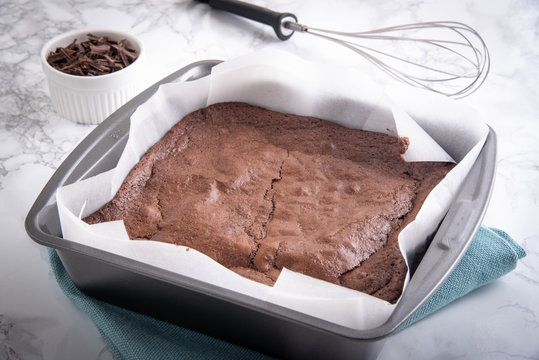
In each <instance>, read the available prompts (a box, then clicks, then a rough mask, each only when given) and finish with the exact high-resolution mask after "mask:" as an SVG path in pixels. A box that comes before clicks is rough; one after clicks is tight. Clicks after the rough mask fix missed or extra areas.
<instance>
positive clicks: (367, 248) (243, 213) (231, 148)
mask: <svg viewBox="0 0 539 360" xmlns="http://www.w3.org/2000/svg"><path fill="white" fill-rule="evenodd" d="M405 148H406V143H405V142H404V141H401V139H399V138H396V137H391V136H388V135H385V134H380V133H374V132H367V131H362V130H355V129H349V128H345V127H342V126H339V125H337V124H334V123H332V122H329V121H325V120H320V119H316V118H313V117H304V116H296V115H290V114H282V113H279V112H274V111H270V110H266V109H263V108H260V107H256V106H251V105H248V104H245V103H220V104H215V105H211V106H209V107H206V108H204V109H201V110H198V111H195V112H193V113H191V114H189V115H187V116H186V117H185V118H184V119H183V120H182V121H180V122H178V123H177V124H176V125H175V126H174V127H173V128H172V129H171V130H170V131H169V132H168V133H167V134H166V135H165V136H164V138H163V139H162V140H161V141H159V142H158V143H156V144H155V145H154V146H153V147H152V148H151V149H150V150H148V151H147V153H146V154H145V155H144V156H143V157H142V159H141V160H140V162H139V163H138V164H137V165H136V166H135V167H134V168H133V169H132V171H131V172H130V174H129V175H128V177H127V178H126V180H125V181H124V183H123V184H122V186H121V188H120V189H119V191H118V193H117V194H116V195H115V197H114V198H113V199H112V200H111V201H110V202H109V203H107V204H106V205H105V206H104V207H103V208H101V209H100V210H98V211H97V212H95V213H94V214H92V215H90V216H88V217H87V218H86V219H85V221H86V222H88V223H98V222H104V221H112V220H119V219H123V220H124V223H125V226H126V228H127V232H128V234H129V236H130V237H131V238H132V239H150V240H155V241H162V242H167V243H173V244H177V245H184V246H188V247H191V248H193V249H196V250H198V251H200V252H202V253H204V254H206V255H208V256H209V257H211V258H213V259H214V260H216V261H218V262H219V263H221V264H222V265H224V266H226V267H228V268H229V269H231V270H233V271H235V272H237V273H239V274H240V275H242V276H245V277H248V278H250V279H253V280H255V281H259V282H263V283H265V284H268V285H272V284H273V283H274V282H275V280H276V279H277V277H278V275H279V273H280V270H281V269H282V268H283V267H286V268H288V269H291V270H294V271H297V272H301V273H303V274H305V275H309V276H312V277H315V278H318V279H322V280H326V281H330V282H332V283H336V284H340V285H343V286H346V287H349V288H352V289H355V290H359V291H363V292H366V293H369V294H371V295H374V296H376V297H379V298H381V299H384V300H386V301H389V302H392V303H394V302H396V301H397V299H398V298H399V296H400V294H401V292H402V287H403V283H404V279H405V276H406V271H407V268H406V264H405V261H404V259H403V256H402V254H401V251H400V249H399V246H398V242H397V235H398V232H399V230H400V229H401V228H402V227H404V225H405V224H407V223H408V222H410V221H412V220H413V218H414V217H415V215H416V214H417V212H418V210H419V208H420V206H421V204H422V203H423V200H424V199H425V197H426V196H427V194H428V193H429V192H430V191H431V190H432V188H433V187H434V186H435V185H436V184H437V183H438V182H439V181H440V180H441V179H442V178H443V177H444V176H445V174H446V173H447V172H448V171H449V170H450V169H451V168H452V166H453V164H449V163H433V162H416V163H406V162H404V161H402V159H401V156H400V154H401V153H402V152H403V151H404V150H405Z"/></svg>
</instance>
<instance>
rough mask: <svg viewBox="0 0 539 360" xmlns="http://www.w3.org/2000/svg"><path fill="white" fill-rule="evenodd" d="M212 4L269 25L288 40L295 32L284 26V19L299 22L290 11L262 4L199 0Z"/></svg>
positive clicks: (235, 0) (224, 0) (283, 38)
mask: <svg viewBox="0 0 539 360" xmlns="http://www.w3.org/2000/svg"><path fill="white" fill-rule="evenodd" d="M197 1H199V2H204V3H207V4H208V5H210V6H211V7H212V8H214V9H219V10H224V11H226V12H229V13H232V14H235V15H239V16H241V17H244V18H247V19H251V20H254V21H256V22H259V23H262V24H266V25H269V26H271V27H272V28H273V30H274V31H275V34H277V37H278V38H279V39H281V40H287V39H288V38H290V36H292V34H293V33H294V31H293V30H289V29H287V28H285V27H284V26H283V23H284V21H294V22H297V21H298V19H297V18H296V15H294V14H290V13H280V12H276V11H273V10H270V9H266V8H264V7H261V6H257V5H253V4H249V3H246V2H243V1H237V0H197Z"/></svg>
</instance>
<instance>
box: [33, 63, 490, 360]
mask: <svg viewBox="0 0 539 360" xmlns="http://www.w3.org/2000/svg"><path fill="white" fill-rule="evenodd" d="M219 62H220V61H217V60H206V61H201V62H196V63H193V64H191V65H189V66H187V67H184V68H182V69H180V70H178V71H176V72H175V73H173V74H171V75H170V76H168V77H166V78H165V79H163V80H162V81H160V82H159V83H157V84H155V85H153V86H152V87H150V88H148V89H147V90H145V91H144V92H142V93H141V94H139V95H138V96H136V97H135V98H133V99H132V100H131V101H129V102H128V103H127V104H125V105H124V106H123V107H121V108H120V109H118V110H117V111H116V112H115V113H113V114H112V115H111V116H110V117H109V118H107V119H106V120H105V121H104V122H103V123H101V124H100V125H99V126H97V127H96V129H95V130H94V131H92V132H91V133H90V134H89V135H88V136H87V137H86V138H85V139H84V140H83V141H82V142H81V143H80V144H79V145H78V146H77V147H76V148H75V149H74V150H73V151H72V152H71V154H70V155H69V156H68V157H67V158H66V159H65V161H64V162H63V163H62V164H61V165H60V167H59V168H58V169H57V170H56V172H55V173H54V175H53V176H52V177H51V179H50V180H49V182H48V183H47V185H46V186H45V187H44V188H43V190H42V192H41V193H40V194H39V196H38V198H37V199H36V201H35V203H34V204H33V206H32V208H31V209H30V211H29V213H28V215H27V218H26V221H25V227H26V231H27V232H28V234H29V235H30V237H31V238H32V239H33V240H34V241H35V242H37V243H39V244H41V245H44V246H47V247H51V248H54V249H56V250H57V252H58V254H59V256H60V258H61V260H62V262H63V264H64V266H65V268H66V270H67V272H68V273H69V275H70V277H71V278H72V279H73V282H74V283H75V285H76V286H77V287H78V288H79V289H81V290H82V291H83V292H85V293H86V294H88V295H90V296H93V297H95V298H98V299H101V300H104V301H107V302H110V303H113V304H116V305H119V306H122V307H125V308H128V309H131V310H134V311H138V312H140V313H144V314H147V315H150V316H153V317H155V318H158V319H162V320H165V321H168V322H172V323H176V324H179V325H181V326H184V327H188V328H191V329H193V330H196V331H200V332H203V333H206V334H208V335H211V336H215V337H219V338H221V339H224V340H226V341H230V342H233V343H236V344H239V345H242V346H245V347H248V348H252V349H254V350H257V351H260V352H263V353H266V354H269V355H273V356H277V357H281V358H305V359H307V358H308V359H313V358H332V359H338V358H348V357H352V356H354V357H358V356H360V357H361V358H375V357H376V356H377V354H378V352H379V351H380V349H381V346H382V344H383V342H384V340H385V338H386V337H387V336H390V335H391V334H392V333H394V332H395V331H396V330H397V329H399V327H400V326H401V325H402V324H403V323H404V322H406V320H407V319H409V318H410V316H412V315H413V314H414V312H415V311H416V310H417V309H418V308H420V307H421V305H422V304H424V303H425V302H426V301H427V300H428V298H429V297H430V296H431V295H432V294H433V292H434V291H435V290H436V289H437V288H438V287H439V286H440V284H441V283H442V282H443V281H444V280H445V278H446V277H447V276H448V274H449V273H450V272H451V270H452V269H453V267H454V266H455V265H456V264H457V263H458V261H459V259H460V258H461V256H462V255H463V253H464V252H465V251H466V249H467V247H468V245H469V244H470V241H471V240H472V238H473V236H474V235H475V233H476V231H477V229H478V227H479V225H480V223H481V220H482V218H483V215H484V213H485V210H486V207H487V204H488V201H489V198H490V193H491V189H492V186H493V182H494V170H495V162H496V136H495V133H494V132H493V131H492V129H490V133H489V135H488V138H487V140H486V142H485V144H484V147H483V149H482V150H481V153H480V155H479V157H478V158H477V161H476V163H475V164H474V166H473V168H472V170H471V172H470V173H469V175H468V177H467V178H466V180H465V182H464V184H463V185H462V186H461V189H460V190H459V192H458V194H457V196H456V198H455V201H454V203H453V204H452V205H451V207H450V209H449V211H448V213H447V214H446V216H445V218H444V220H443V221H442V223H441V224H440V226H439V227H438V230H437V231H436V233H435V234H433V236H432V238H431V239H429V240H430V241H429V243H430V245H429V246H428V248H427V249H426V251H425V253H424V254H421V255H422V256H420V257H419V258H418V259H416V261H413V262H412V264H411V266H410V268H411V269H410V271H411V272H412V277H411V280H410V282H409V283H408V286H407V288H406V290H405V291H404V292H403V294H402V297H401V300H400V301H399V303H398V304H397V306H396V307H395V310H394V312H393V313H392V315H391V316H390V318H389V319H388V320H387V321H386V322H385V323H384V324H382V325H381V326H379V327H376V328H373V329H369V330H354V329H350V328H347V327H343V326H340V325H336V324H333V323H330V322H327V321H324V320H321V319H318V318H315V317H312V316H309V315H305V314H303V313H299V312H296V311H294V310H290V309H287V308H284V307H281V306H278V305H274V304H271V303H267V302H265V301H262V300H259V299H255V298H252V297H249V296H246V295H243V294H239V293H235V292H233V291H229V290H225V289H222V288H219V287H218V286H214V285H210V284H207V283H205V282H202V281H199V280H197V279H193V278H188V277H185V276H181V275H178V274H175V273H172V272H170V271H167V270H164V269H160V268H157V267H154V266H151V265H147V264H144V263H140V262H137V261H135V260H132V259H129V258H126V257H122V256H119V255H115V254H111V253H107V252H104V251H101V250H98V249H95V248H91V247H88V246H85V245H81V244H78V243H75V242H72V241H70V240H69V239H64V238H63V237H62V232H61V228H60V222H59V217H58V212H57V208H56V202H55V193H56V189H58V188H59V187H61V186H63V185H67V184H70V183H73V182H75V181H78V180H80V179H83V178H86V177H89V176H92V175H95V174H98V173H100V172H103V171H106V170H109V169H111V168H113V167H114V166H115V165H116V162H117V161H118V159H119V157H120V154H121V152H122V150H123V148H124V146H125V143H126V142H127V138H128V134H129V118H130V116H131V114H132V113H133V112H134V111H135V109H136V108H137V106H139V105H140V104H142V103H144V102H145V101H146V100H147V99H148V98H149V97H150V96H152V95H153V94H154V93H155V91H156V90H157V88H158V86H159V85H160V84H163V83H168V82H173V81H190V80H193V79H198V78H200V77H203V76H206V75H208V74H209V73H210V71H211V68H212V67H213V66H214V65H216V64H218V63H219ZM134 284H136V286H135V285H134Z"/></svg>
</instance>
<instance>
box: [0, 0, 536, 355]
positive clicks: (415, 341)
mask: <svg viewBox="0 0 539 360" xmlns="http://www.w3.org/2000/svg"><path fill="white" fill-rule="evenodd" d="M253 2H256V3H257V4H260V5H269V6H271V7H272V8H273V9H276V10H280V11H290V12H293V13H295V14H296V15H298V18H299V19H300V21H301V22H304V23H306V24H309V25H313V26H319V27H325V28H329V29H342V30H348V31H350V30H365V29H370V28H376V27H383V26H388V25H394V24H399V23H407V22H413V21H428V20H455V21H462V22H464V23H467V24H469V25H471V26H472V27H474V28H476V30H478V31H479V32H480V33H481V35H482V36H483V37H484V39H485V41H486V42H487V44H488V46H489V50H490V53H491V58H492V68H491V72H490V75H489V77H488V79H487V81H486V83H485V84H484V85H483V87H482V88H481V89H480V90H479V91H478V92H476V93H474V94H473V95H472V96H470V97H468V98H465V99H462V100H459V101H462V102H464V103H466V104H467V105H469V106H471V107H474V108H475V109H476V110H477V111H478V113H479V114H480V115H481V116H482V118H483V119H484V121H485V122H487V123H488V124H489V125H490V126H492V127H493V128H494V130H495V131H496V133H497V135H498V145H499V149H498V158H499V160H498V163H497V174H496V176H497V177H496V183H495V187H494V191H493V194H492V199H491V203H490V206H489V209H488V211H487V214H486V217H485V220H484V223H485V224H486V225H490V226H496V227H499V228H501V229H503V230H505V231H506V232H508V233H509V234H510V235H512V236H513V237H514V238H515V240H516V241H517V242H518V243H519V244H520V245H522V246H523V247H524V248H525V249H526V251H527V257H526V258H524V259H523V260H522V261H521V262H520V263H519V265H518V266H517V268H516V269H515V270H514V271H513V272H512V273H510V274H509V275H507V276H505V277H503V278H502V279H500V280H498V281H496V282H494V283H492V284H490V285H488V286H486V287H484V288H481V289H479V290H477V291H474V292H473V293H471V294H470V295H468V296H466V297H464V298H462V299H459V300H458V301H456V302H455V303H453V304H451V305H449V306H448V307H446V308H445V309H443V310H441V311H439V312H437V313H436V314H433V315H432V316H429V317H428V318H426V319H424V320H422V321H421V322H419V323H417V324H415V325H414V326H412V327H411V328H409V329H407V330H406V331H403V332H401V333H399V334H397V335H395V336H392V337H391V338H389V339H388V341H387V342H386V345H385V347H384V349H383V350H382V353H381V354H380V357H379V358H380V359H394V358H400V359H432V358H442V359H507V358H515V359H539V341H538V340H537V339H539V318H538V316H539V302H538V301H537V298H539V222H538V221H537V219H536V218H537V215H536V214H538V213H539V105H538V101H537V94H538V93H539V46H538V45H539V2H537V1H536V0H494V1H489V2H486V1H481V0H457V1H442V0H420V1H415V0H397V1H391V2H378V1H375V0H365V1H361V2H357V1H349V0H337V1H333V2H331V6H328V2H325V1H322V0H315V1H309V2H307V1H303V2H302V1H293V0H276V1H271V2H270V1H262V0H258V1H255V0H253ZM102 27H106V28H113V29H120V30H124V31H129V32H132V33H134V34H135V35H137V36H139V37H140V39H141V40H142V41H143V43H144V46H145V48H146V50H147V54H148V62H149V63H150V64H152V65H153V67H152V68H150V69H148V74H147V82H148V84H151V83H153V82H155V81H156V80H158V79H160V78H162V77H163V76H165V75H166V74H168V73H170V72H172V71H174V70H176V69H178V68H180V67H182V66H184V65H186V64H188V63H190V62H193V61H195V60H202V59H209V58H214V59H228V58H232V57H234V56H238V55H242V54H246V53H249V52H253V51H257V50H260V49H263V48H275V49H282V50H285V51H289V52H291V53H294V54H298V55H301V56H303V57H305V58H309V59H312V60H313V61H319V62H326V63H328V62H329V63H335V64H336V65H346V66H350V65H354V66H358V67H360V68H361V69H364V70H365V71H371V70H372V69H370V67H369V66H367V65H366V64H363V63H361V62H358V59H357V57H355V55H352V54H351V53H350V54H349V53H348V52H347V51H345V50H339V49H336V48H335V47H334V46H333V45H331V44H324V43H321V42H320V41H319V40H318V39H313V38H311V37H308V36H301V34H297V35H294V36H293V37H292V38H291V39H290V40H288V41H286V42H280V41H279V40H277V39H276V38H275V36H274V34H273V32H272V31H271V29H267V28H265V27H263V26H261V25H259V24H254V23H251V22H248V21H245V20H242V19H238V18H235V17H234V16H231V15H229V14H224V13H221V12H216V11H210V10H209V8H208V7H207V6H204V5H202V4H198V3H196V2H193V1H170V2H162V1H154V0H148V1H138V0H134V1H127V0H115V1H104V0H96V1H85V0H77V1H74V0H71V1H59V0H53V1H37V0H26V1H17V0H4V1H2V2H1V3H0V224H1V228H2V229H3V231H4V236H3V237H2V238H1V239H0V359H1V360H3V359H10V360H11V359H47V360H48V359H75V358H77V359H102V360H105V359H110V358H112V356H111V353H110V351H109V350H108V349H107V347H106V346H105V344H104V342H103V340H102V339H101V338H100V336H99V333H98V332H97V330H96V329H95V327H94V326H93V324H92V323H91V322H90V320H89V319H88V318H87V317H86V316H85V315H84V314H83V313H81V312H80V311H79V310H78V309H77V308H76V307H75V306H74V305H73V304H72V303H70V301H69V300H67V298H65V296H64V295H63V293H62V292H61V291H60V289H59V288H58V286H57V284H56V282H55V279H54V278H53V276H52V273H51V271H50V269H49V266H48V259H47V255H46V250H45V249H43V248H42V247H40V246H39V245H37V244H35V243H33V242H32V241H31V240H30V239H29V238H28V236H27V235H26V233H25V231H24V228H23V221H24V217H25V216H26V213H27V211H28V209H29V208H30V206H31V204H32V202H33V201H34V200H35V198H36V197H37V194H38V193H39V191H40V190H41V189H42V187H43V186H44V184H45V183H46V181H47V180H48V179H49V177H50V176H51V175H52V173H53V172H54V169H56V167H57V166H58V165H59V164H60V163H61V161H62V159H63V158H65V156H66V155H67V154H68V153H69V152H70V151H71V149H72V148H73V147H74V146H75V144H76V143H77V142H78V141H80V140H81V139H82V138H83V137H84V136H85V135H86V134H88V133H89V132H90V131H91V130H92V129H93V128H94V127H93V126H89V125H79V124H74V123H71V122H69V121H67V120H65V119H63V118H61V117H60V116H59V115H58V114H56V113H55V111H54V109H53V107H52V104H51V102H50V99H49V96H48V89H47V85H46V82H45V77H44V75H43V73H42V71H41V65H40V60H39V52H40V49H41V47H42V46H43V44H44V43H45V42H46V41H47V40H49V39H51V38H52V37H54V36H56V35H58V34H61V33H62V32H65V31H68V30H74V29H79V28H102Z"/></svg>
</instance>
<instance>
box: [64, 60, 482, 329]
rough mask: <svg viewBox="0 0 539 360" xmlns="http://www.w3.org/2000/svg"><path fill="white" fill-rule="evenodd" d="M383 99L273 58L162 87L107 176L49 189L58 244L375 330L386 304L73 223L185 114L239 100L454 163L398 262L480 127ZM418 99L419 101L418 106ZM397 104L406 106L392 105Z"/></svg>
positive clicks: (134, 121) (108, 194) (342, 76)
mask: <svg viewBox="0 0 539 360" xmlns="http://www.w3.org/2000/svg"><path fill="white" fill-rule="evenodd" d="M391 92H392V93H393V94H396V95H392V96H390V95H388V93H387V92H385V91H382V89H381V88H380V87H379V86H377V85H376V84H375V83H373V82H372V81H371V80H369V79H367V78H364V77H363V76H362V75H361V74H359V73H356V72H355V71H354V70H353V69H350V68H346V69H336V68H334V67H330V66H327V67H326V66H322V65H315V64H312V63H308V62H306V61H303V60H302V59H299V58H296V57H294V56H292V55H289V54H284V53H280V52H275V51H272V52H268V51H264V52H261V53H257V54H251V55H247V56H244V57H241V58H237V59H234V60H230V61H227V62H224V63H222V64H220V65H218V66H216V67H215V68H214V69H213V71H212V74H211V76H208V77H205V78H202V79H199V80H196V81H192V82H187V83H170V84H166V85H163V86H161V87H160V88H159V90H158V91H157V93H156V94H155V95H154V96H153V97H152V98H151V99H150V100H148V101H147V102H146V103H144V104H142V105H141V106H140V107H139V108H138V109H137V111H136V112H135V113H134V114H133V116H132V117H131V128H130V134H129V140H128V142H127V145H126V148H125V150H124V152H123V154H122V156H121V158H120V160H119V162H118V165H117V166H116V168H114V169H112V170H110V171H107V172H105V173H102V174H99V175H97V176H94V177H91V178H89V179H86V180H84V181H80V182H77V183H74V184H71V185H69V186H65V187H63V188H61V189H59V190H58V192H57V203H58V211H59V215H60V222H61V226H62V232H63V236H64V238H66V239H70V240H72V241H75V242H79V243H83V244H86V245H89V246H92V247H95V248H99V249H102V250H104V251H108V252H111V253H115V254H120V255H123V256H127V257H130V258H132V259H134V260H137V261H140V262H143V263H147V264H151V265H154V266H158V267H162V268H165V269H167V270H170V271H174V272H177V273H179V274H182V275H186V276H192V277H194V278H197V279H199V280H202V281H206V282H208V283H212V284H215V285H217V286H220V287H223V288H227V289H230V290H233V291H237V292H240V293H243V294H246V295H250V296H253V297H256V298H259V299H262V300H266V301H269V302H272V303H275V304H279V305H282V306H285V307H288V308H291V309H294V310H297V311H300V312H303V313H306V314H309V315H312V316H316V317H319V318H321V319H324V320H328V321H331V322H334V323H337V324H340V325H343V326H347V327H351V328H355V329H367V328H372V327H375V326H378V325H380V324H382V323H383V322H384V321H385V320H386V319H387V318H388V317H389V315H390V314H391V312H392V310H393V308H394V305H391V304H389V303H387V302H385V301H383V300H379V299H377V298H375V297H372V296H369V295H366V294H363V293H361V292H358V291H354V290H350V289H347V288H344V287H341V286H338V285H335V284H331V283H327V282H324V281H321V280H317V279H314V278H311V277H308V276H305V275H302V274H298V273H295V272H293V271H290V270H288V269H283V271H282V273H281V275H280V277H279V279H278V280H277V282H276V284H275V285H274V286H273V287H269V286H266V285H262V284H260V283H257V282H254V281H251V280H248V279H245V278H243V277H241V276H239V275H237V274H236V273H234V272H232V271H230V270H228V269H226V268H225V267H223V266H221V265H220V264H218V263H217V262H215V261H213V260H212V259H210V258H209V257H207V256H205V255H204V254H201V253H200V252H198V251H196V250H193V249H189V250H188V249H187V248H185V247H183V246H176V245H172V244H165V243H159V242H154V241H131V240H129V238H128V236H127V232H126V230H125V227H124V225H123V222H122V221H115V222H110V223H103V224H97V225H88V224H86V223H84V222H83V221H81V218H82V217H85V216H87V215H89V214H91V213H92V212H94V211H96V210H97V209H99V208H100V207H101V206H103V205H104V204H105V203H106V202H108V201H109V200H111V199H112V197H113V196H114V194H115V193H116V191H117V190H118V188H119V187H120V185H121V183H122V182H123V180H124V179H125V177H126V176H127V174H128V173H129V171H130V169H131V168H132V167H133V166H134V165H135V164H136V163H137V162H138V160H139V159H140V157H141V156H142V155H143V154H144V153H145V152H146V151H147V150H148V149H149V147H151V146H152V145H153V144H154V143H155V142H157V141H158V140H159V139H160V138H161V137H162V136H163V135H164V134H165V133H166V132H167V131H168V130H169V129H170V128H171V127H172V126H173V125H174V124H175V123H176V122H178V121H179V120H181V119H182V118H183V117H184V116H185V115H187V114H188V113H190V112H192V111H194V110H197V109H199V108H202V107H205V106H207V105H210V104H213V103H218V102H225V101H243V102H247V103H250V104H253V105H259V106H263V107H265V108H268V109H272V110H276V111H281V112H288V113H294V114H298V115H309V116H315V117H318V118H322V119H326V120H330V121H334V122H336V123H339V124H341V125H344V126H347V127H352V128H360V129H365V130H371V131H378V132H383V133H387V134H390V135H393V136H397V135H399V136H406V137H408V138H410V147H409V150H408V151H407V153H406V154H405V159H406V160H407V161H427V160H428V161H453V159H454V160H455V161H456V162H457V166H456V167H455V168H454V170H452V171H451V172H450V173H449V174H448V176H447V177H446V178H445V179H444V180H443V181H442V182H441V183H440V184H439V185H438V186H437V187H436V188H435V189H434V190H433V191H432V193H431V194H430V195H429V197H428V198H427V200H426V201H425V203H424V204H423V207H422V208H421V210H420V212H419V214H418V215H417V217H416V220H415V221H413V222H412V223H410V224H409V225H408V226H407V227H406V228H405V229H403V230H402V231H401V233H400V236H399V244H400V246H401V250H402V252H403V254H404V256H405V258H406V259H408V258H409V256H410V255H411V254H413V253H414V252H415V251H417V249H418V248H420V247H421V246H422V244H423V241H424V239H425V238H426V237H427V236H428V235H429V234H431V233H432V232H433V231H434V230H435V228H436V226H437V225H438V224H439V222H440V221H441V219H442V217H443V216H444V214H445V212H446V211H447V209H448V207H449V205H450V203H451V200H452V198H453V197H454V195H455V193H456V191H457V189H458V187H459V186H460V184H461V183H462V180H463V179H464V177H465V176H466V174H467V173H468V171H469V169H470V168H471V166H472V165H473V163H474V161H475V159H476V157H477V155H478V153H479V151H480V149H481V147H482V145H483V142H484V140H485V139H486V135H487V134H488V128H487V127H486V125H484V124H482V123H481V122H479V121H477V120H476V119H475V118H474V116H475V115H474V114H473V113H470V112H469V111H468V110H462V111H461V110H456V108H458V105H457V104H456V103H455V102H454V101H449V100H447V99H444V98H441V97H438V96H434V97H432V96H430V97H429V96H428V95H425V94H422V95H421V97H417V96H413V95H411V94H412V93H411V92H406V93H400V94H399V92H398V90H395V91H393V90H392V91H391ZM395 96H396V97H395ZM424 96H426V98H428V101H427V102H421V100H418V99H425V97H424ZM407 97H411V99H406V98H407ZM402 99H406V101H399V100H402ZM418 109H419V111H417V110H418ZM414 111H415V112H416V113H417V114H418V115H417V117H415V116H414V115H413V113H414ZM411 114H412V115H411ZM425 130H427V131H425ZM429 134H431V135H432V134H434V135H433V136H431V135H429ZM405 286H406V284H405Z"/></svg>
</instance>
